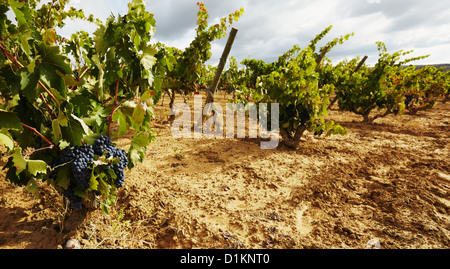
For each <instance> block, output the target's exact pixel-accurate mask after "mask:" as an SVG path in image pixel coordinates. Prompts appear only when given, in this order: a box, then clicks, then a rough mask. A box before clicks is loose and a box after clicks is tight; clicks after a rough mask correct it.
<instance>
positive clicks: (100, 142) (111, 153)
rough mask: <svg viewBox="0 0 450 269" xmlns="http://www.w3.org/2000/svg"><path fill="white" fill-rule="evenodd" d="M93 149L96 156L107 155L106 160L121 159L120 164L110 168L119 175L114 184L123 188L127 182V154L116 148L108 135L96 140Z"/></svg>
mask: <svg viewBox="0 0 450 269" xmlns="http://www.w3.org/2000/svg"><path fill="white" fill-rule="evenodd" d="M93 149H94V154H95V155H98V156H102V155H103V154H105V155H106V158H110V157H113V158H119V160H120V162H119V163H116V164H113V165H110V166H109V168H111V169H112V170H113V171H114V173H115V174H116V175H117V178H116V180H115V182H114V184H115V185H116V187H117V188H121V187H123V183H124V181H125V174H124V169H125V168H126V167H127V166H128V158H127V153H126V152H125V151H124V150H122V149H119V148H116V147H115V146H114V145H113V143H112V142H111V138H109V137H108V136H106V135H102V136H100V137H99V138H98V139H97V140H95V142H94V145H93Z"/></svg>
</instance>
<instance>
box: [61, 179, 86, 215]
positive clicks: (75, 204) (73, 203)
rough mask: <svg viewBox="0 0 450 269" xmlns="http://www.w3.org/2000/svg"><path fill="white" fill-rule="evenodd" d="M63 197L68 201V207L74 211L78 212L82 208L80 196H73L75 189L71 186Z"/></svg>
mask: <svg viewBox="0 0 450 269" xmlns="http://www.w3.org/2000/svg"><path fill="white" fill-rule="evenodd" d="M64 196H65V197H66V198H67V199H68V200H69V202H70V207H72V208H73V209H75V210H80V209H81V208H82V206H83V203H82V199H81V197H80V196H78V195H76V194H75V188H74V186H73V184H71V185H70V186H69V187H68V188H67V189H66V190H65V191H64Z"/></svg>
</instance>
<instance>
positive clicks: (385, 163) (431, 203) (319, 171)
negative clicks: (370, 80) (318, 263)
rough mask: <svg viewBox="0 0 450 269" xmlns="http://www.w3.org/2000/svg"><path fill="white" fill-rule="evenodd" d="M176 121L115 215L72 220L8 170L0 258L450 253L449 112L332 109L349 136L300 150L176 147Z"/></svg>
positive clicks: (47, 194) (250, 145) (1, 180)
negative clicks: (8, 253)
mask: <svg viewBox="0 0 450 269" xmlns="http://www.w3.org/2000/svg"><path fill="white" fill-rule="evenodd" d="M191 101H192V100H190V101H189V102H190V104H192V102H191ZM221 102H224V100H223V99H222V98H221ZM166 103H167V99H166ZM164 111H165V112H164ZM167 115H168V112H167V108H166V107H161V106H159V107H158V108H157V110H156V119H157V120H156V121H155V123H154V127H155V129H154V130H155V131H156V134H157V138H156V141H155V142H154V143H153V144H152V145H151V146H150V147H149V148H148V151H147V155H146V159H145V161H144V162H143V163H142V164H140V165H138V167H137V168H135V169H133V170H132V171H127V172H126V178H127V179H126V181H125V187H124V188H122V189H121V190H120V191H119V194H118V198H117V202H116V206H115V207H114V208H113V210H112V211H111V213H110V214H109V215H105V214H102V213H101V211H100V209H90V210H83V211H76V212H71V211H70V210H67V209H65V208H64V207H63V203H62V198H61V196H60V195H59V194H58V193H57V192H56V191H55V190H54V189H53V188H51V187H49V186H47V184H45V183H43V184H40V188H41V190H40V197H39V199H36V198H33V197H32V196H30V195H29V194H28V193H27V191H26V189H24V188H19V187H15V186H14V185H12V184H10V183H9V182H7V181H6V180H5V173H4V172H3V171H1V172H0V195H1V196H0V248H2V249H9V248H18V249H30V248H32V249H56V248H62V247H64V246H65V244H66V242H67V240H68V239H71V238H75V239H78V240H79V241H80V242H81V247H82V248H153V249H157V248H159V249H161V248H163V249H167V248H171V249H173V248H182V249H188V248H214V249H216V248H220V249H224V248H246V249H264V248H268V249H271V248H275V249H301V248H308V249H311V248H321V249H336V248H344V249H346V248H352V249H364V248H366V247H367V243H368V242H369V240H372V239H375V240H378V242H379V243H380V248H382V249H410V248H420V249H438V248H445V249H447V248H448V247H449V246H450V215H449V213H450V212H449V211H450V210H449V209H450V194H449V193H450V158H449V156H450V103H447V104H442V103H439V104H438V105H437V106H436V107H435V108H434V109H432V110H430V111H423V112H419V113H418V114H417V115H415V116H412V115H402V116H400V117H393V116H388V117H387V118H383V119H378V120H376V121H375V123H374V124H372V125H370V124H366V123H362V122H361V119H362V118H360V117H359V116H356V115H354V114H352V113H346V112H339V111H337V110H331V111H330V113H329V118H331V119H333V120H335V121H336V122H337V123H340V124H341V125H343V126H345V127H347V128H348V131H349V134H348V135H347V136H333V137H327V138H325V137H320V138H314V137H313V136H312V134H306V135H305V137H304V138H303V141H302V143H301V145H300V147H299V149H297V150H291V149H288V148H287V147H285V146H284V145H283V144H282V143H281V144H280V145H279V147H278V148H276V149H273V150H262V149H261V148H260V141H259V140H258V139H248V138H247V139H206V138H202V139H175V138H173V137H172V135H171V132H170V128H169V127H168V126H167V124H166V123H165V122H164V120H165V119H166V118H167ZM127 143H129V140H127V139H122V140H120V141H119V143H118V145H119V146H120V147H122V148H124V149H126V148H127ZM5 159H6V156H3V159H2V165H3V164H4V161H5ZM371 242H373V241H371Z"/></svg>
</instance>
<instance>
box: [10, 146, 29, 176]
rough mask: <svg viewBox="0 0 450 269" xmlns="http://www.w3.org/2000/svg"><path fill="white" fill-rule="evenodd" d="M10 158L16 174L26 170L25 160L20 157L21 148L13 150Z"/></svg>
mask: <svg viewBox="0 0 450 269" xmlns="http://www.w3.org/2000/svg"><path fill="white" fill-rule="evenodd" d="M11 157H12V161H13V163H14V166H15V167H16V169H17V173H20V172H22V171H23V170H25V169H27V160H25V158H24V157H23V156H22V148H20V147H19V148H15V149H14V153H13V154H11Z"/></svg>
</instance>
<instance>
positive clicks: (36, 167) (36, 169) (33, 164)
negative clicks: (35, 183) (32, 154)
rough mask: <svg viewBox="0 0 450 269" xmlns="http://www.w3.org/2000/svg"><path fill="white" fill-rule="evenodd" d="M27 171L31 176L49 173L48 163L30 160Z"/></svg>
mask: <svg viewBox="0 0 450 269" xmlns="http://www.w3.org/2000/svg"><path fill="white" fill-rule="evenodd" d="M27 165H28V166H27V169H28V172H29V173H30V174H32V175H33V176H37V174H39V173H41V174H45V173H47V163H46V162H44V161H41V160H28V161H27Z"/></svg>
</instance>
